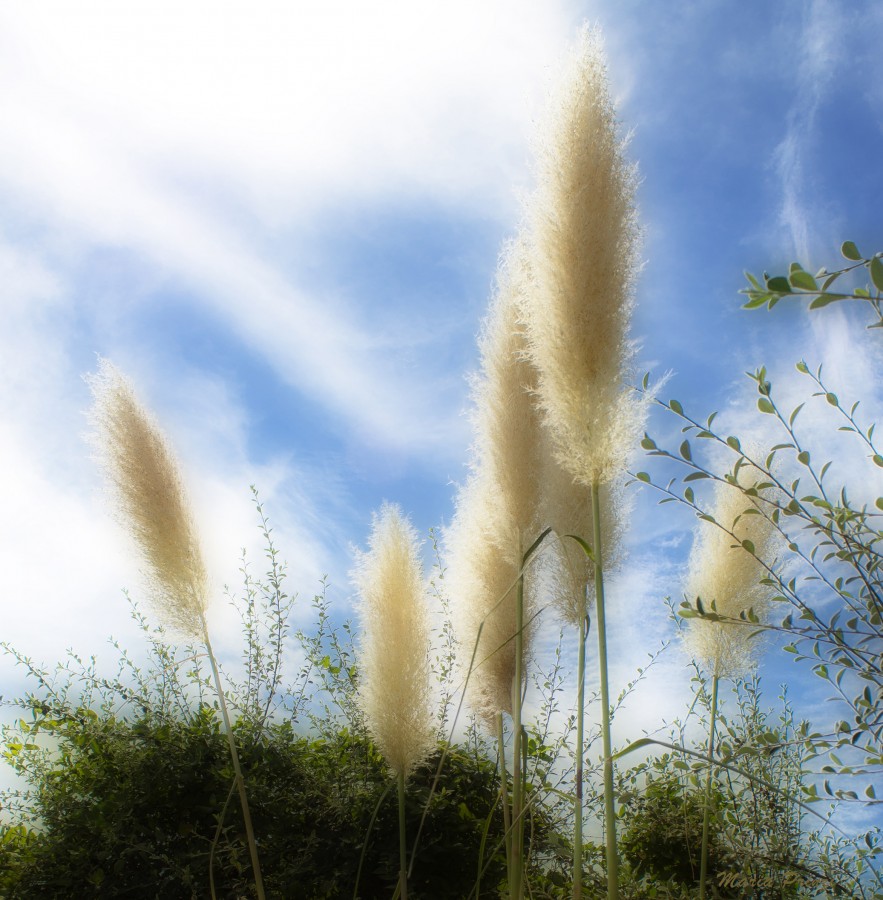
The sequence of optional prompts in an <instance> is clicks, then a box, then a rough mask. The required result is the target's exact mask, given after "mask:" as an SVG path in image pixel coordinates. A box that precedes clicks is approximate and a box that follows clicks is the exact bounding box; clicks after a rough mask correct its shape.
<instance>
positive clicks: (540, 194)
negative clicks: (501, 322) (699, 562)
mask: <svg viewBox="0 0 883 900" xmlns="http://www.w3.org/2000/svg"><path fill="white" fill-rule="evenodd" d="M625 144H626V141H625V140H624V139H623V138H622V137H621V135H620V133H619V128H618V125H617V119H616V110H615V107H614V105H613V101H612V99H611V97H610V90H609V86H608V82H607V69H606V63H605V59H604V51H603V45H602V41H601V37H600V34H599V32H598V31H596V30H592V29H588V28H587V29H585V30H584V31H583V33H582V35H581V38H580V41H579V43H578V44H577V46H576V47H575V48H574V51H573V52H572V53H571V54H570V56H569V57H568V58H567V59H566V61H565V63H564V67H563V71H562V72H561V76H560V80H559V86H558V89H557V91H556V92H555V93H553V95H552V97H551V99H550V101H549V104H548V109H547V114H546V119H545V120H544V122H543V126H542V127H541V129H540V131H539V137H538V140H537V144H536V158H537V162H536V173H537V188H536V190H535V192H534V194H533V195H532V196H531V197H530V198H529V200H528V206H527V210H526V214H527V215H526V218H527V222H528V226H529V230H530V238H531V245H532V253H531V257H530V262H531V267H532V270H533V272H534V276H535V279H536V290H534V291H531V292H530V293H529V294H526V295H525V302H524V303H523V305H522V314H523V316H524V319H525V322H526V324H527V332H526V333H527V338H528V354H529V356H530V359H531V362H532V363H533V365H534V366H535V367H536V369H537V371H538V373H539V387H538V397H539V402H540V406H541V408H542V412H543V417H544V420H545V422H546V425H547V427H548V428H549V430H550V432H551V434H552V436H553V439H554V446H555V452H556V454H557V456H558V458H559V460H560V462H561V464H562V465H563V466H564V467H565V468H566V469H567V470H568V471H569V472H570V473H571V475H572V476H573V478H574V480H575V481H577V482H578V483H580V484H583V485H585V486H591V485H593V484H597V483H604V482H607V481H610V480H611V479H613V478H615V477H616V476H617V475H618V474H619V473H620V472H621V470H622V468H623V466H624V465H625V463H626V460H627V458H628V456H629V454H630V452H631V450H632V448H633V447H634V446H635V445H636V443H637V438H638V437H639V436H640V431H641V427H642V424H643V407H642V405H641V404H640V403H639V402H638V401H636V399H635V395H634V392H632V391H628V390H624V382H625V380H626V379H627V377H628V376H629V375H630V374H631V368H632V361H633V358H634V353H635V348H634V345H633V344H632V343H631V342H630V340H629V336H628V329H629V323H630V320H631V314H632V308H633V303H634V296H633V291H634V281H635V276H636V274H637V271H638V251H639V246H640V232H639V228H638V222H637V215H636V212H635V207H634V196H635V190H636V186H637V171H636V168H635V167H634V165H633V164H631V163H629V162H628V161H627V160H626V158H625V153H624V149H625Z"/></svg>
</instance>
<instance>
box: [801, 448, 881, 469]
mask: <svg viewBox="0 0 883 900" xmlns="http://www.w3.org/2000/svg"><path fill="white" fill-rule="evenodd" d="M797 461H798V462H799V463H802V464H803V465H804V466H808V465H809V451H808V450H801V451H800V453H798V454H797ZM881 465H883V462H881Z"/></svg>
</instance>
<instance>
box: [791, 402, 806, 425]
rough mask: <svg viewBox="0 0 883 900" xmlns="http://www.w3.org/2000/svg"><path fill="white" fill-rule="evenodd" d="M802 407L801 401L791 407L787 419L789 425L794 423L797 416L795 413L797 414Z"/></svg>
mask: <svg viewBox="0 0 883 900" xmlns="http://www.w3.org/2000/svg"><path fill="white" fill-rule="evenodd" d="M802 409H803V404H802V403H801V404H800V405H799V406H795V407H794V409H793V410H792V412H791V416H790V417H789V419H788V425H789V426H791V425H793V424H794V420H795V419H796V418H797V414H798V413H799V412H800V410H802Z"/></svg>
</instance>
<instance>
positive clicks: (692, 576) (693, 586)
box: [685, 467, 777, 678]
mask: <svg viewBox="0 0 883 900" xmlns="http://www.w3.org/2000/svg"><path fill="white" fill-rule="evenodd" d="M758 480H759V473H757V472H756V471H754V470H747V467H743V468H742V469H740V470H739V474H738V483H739V486H738V487H737V486H735V485H732V484H729V483H727V482H718V484H717V487H716V491H715V498H714V506H713V509H712V515H713V517H714V519H715V520H716V521H717V522H719V523H720V525H721V526H723V528H721V527H719V526H718V525H715V524H713V523H711V522H708V521H704V520H703V521H700V522H699V524H698V525H697V534H696V537H695V539H694V543H693V549H692V551H691V553H690V559H689V563H688V570H687V579H686V594H687V597H688V598H689V600H690V602H691V603H695V601H696V598H697V597H698V598H700V599H701V601H702V605H703V608H704V610H705V611H706V612H714V613H716V614H717V615H719V616H724V617H726V618H727V619H735V620H737V621H735V622H733V623H729V622H720V621H713V620H709V619H702V618H693V619H690V627H689V629H688V631H687V634H686V637H685V642H686V648H687V650H688V651H689V652H690V653H691V655H692V656H693V658H694V659H697V660H699V661H700V662H701V663H702V664H703V666H704V667H705V668H706V670H707V671H708V672H709V673H710V674H711V675H713V676H715V677H717V678H729V677H732V676H734V675H739V674H741V673H743V672H744V671H745V670H746V669H748V668H749V667H750V666H751V663H752V660H753V655H754V647H755V644H754V642H753V641H752V640H751V637H750V635H751V633H752V632H753V631H755V630H756V629H753V628H750V627H747V626H746V625H744V624H742V623H740V622H739V621H738V620H739V617H740V616H741V614H742V613H747V612H748V610H749V609H752V610H753V611H754V613H755V614H756V615H757V616H758V618H759V619H761V620H762V619H763V617H764V613H765V612H766V611H767V609H768V607H769V603H770V600H769V597H770V589H769V588H768V587H766V586H764V585H762V584H761V583H760V581H761V579H762V578H763V577H764V575H765V574H766V569H765V568H764V566H763V565H762V564H761V562H760V560H761V559H767V558H768V557H769V553H770V551H771V549H772V546H773V544H774V541H775V538H776V534H777V532H776V528H775V526H774V525H773V523H772V522H771V521H770V520H769V519H768V518H766V516H764V515H758V514H755V513H753V512H750V510H752V509H759V504H758V502H757V501H755V500H754V499H753V498H752V497H749V496H748V495H746V494H745V490H747V489H751V488H754V487H756V485H757V483H758ZM761 502H762V501H761ZM746 510H748V511H749V512H746ZM724 528H728V529H730V530H731V531H732V532H733V534H735V539H734V538H733V536H732V535H731V534H728V533H727V532H726V531H724ZM745 540H747V541H750V542H751V543H752V544H753V546H754V554H752V553H750V552H749V551H748V550H747V549H745V548H744V547H742V546H740V545H741V543H742V541H745Z"/></svg>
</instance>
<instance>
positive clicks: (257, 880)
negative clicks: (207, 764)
mask: <svg viewBox="0 0 883 900" xmlns="http://www.w3.org/2000/svg"><path fill="white" fill-rule="evenodd" d="M203 638H204V640H205V649H206V651H207V652H208V658H209V663H210V664H211V667H212V675H213V676H214V679H215V690H216V691H217V693H218V704H219V705H220V707H221V716H222V717H223V719H224V730H225V731H226V732H227V743H228V745H229V747H230V759H231V760H232V762H233V774H234V776H235V777H236V786H237V787H238V788H239V802H240V803H241V804H242V819H243V821H244V823H245V834H246V837H247V839H248V852H249V854H250V855H251V867H252V871H253V873H254V886H255V890H256V891H257V895H258V900H264V898H265V894H264V881H263V878H262V877H261V863H260V860H259V859H258V845H257V841H255V836H254V827H253V826H252V824H251V811H250V810H249V808H248V795H247V794H246V792H245V778H243V776H242V768H241V767H240V765H239V753H238V751H237V750H236V741H235V739H234V738H233V726H232V725H231V724H230V714H229V713H228V712H227V700H226V699H225V697H224V689H223V687H222V686H221V674H220V672H219V671H218V664H217V662H216V660H215V654H214V652H213V651H212V644H211V641H210V640H209V637H208V628H207V627H205V622H203Z"/></svg>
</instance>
